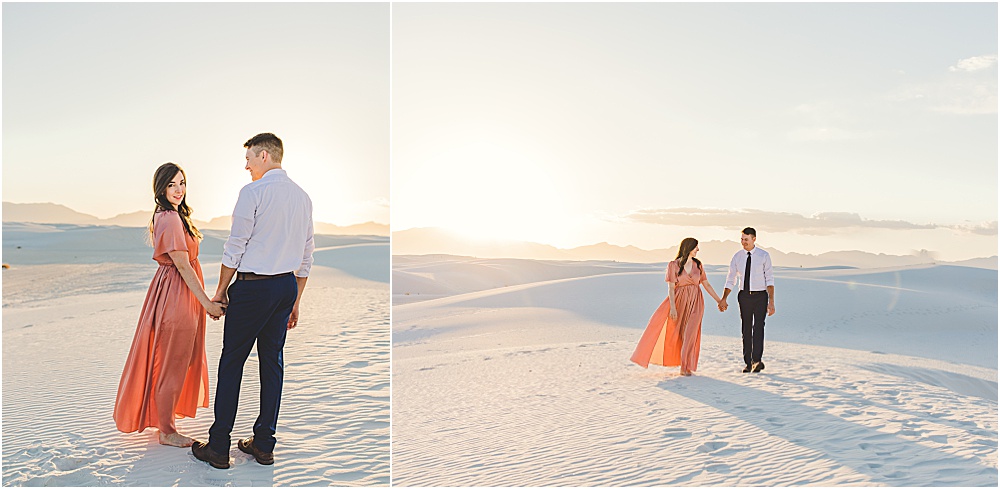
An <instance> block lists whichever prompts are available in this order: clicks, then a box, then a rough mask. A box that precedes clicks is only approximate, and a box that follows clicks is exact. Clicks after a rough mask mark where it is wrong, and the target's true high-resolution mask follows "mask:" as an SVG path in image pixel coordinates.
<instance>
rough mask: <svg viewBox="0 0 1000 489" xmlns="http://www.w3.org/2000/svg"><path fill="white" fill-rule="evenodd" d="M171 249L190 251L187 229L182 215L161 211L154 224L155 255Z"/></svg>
mask: <svg viewBox="0 0 1000 489" xmlns="http://www.w3.org/2000/svg"><path fill="white" fill-rule="evenodd" d="M171 251H188V246H187V231H185V230H184V223H182V222H181V216H180V215H178V214H177V213H176V212H173V211H166V212H162V213H160V215H159V216H157V218H156V223H155V224H153V256H154V257H156V256H160V255H162V254H165V253H169V252H171Z"/></svg>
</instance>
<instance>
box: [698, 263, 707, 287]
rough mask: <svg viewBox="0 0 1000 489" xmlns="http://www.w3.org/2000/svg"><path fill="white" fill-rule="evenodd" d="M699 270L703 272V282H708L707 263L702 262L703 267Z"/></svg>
mask: <svg viewBox="0 0 1000 489" xmlns="http://www.w3.org/2000/svg"><path fill="white" fill-rule="evenodd" d="M698 271H699V272H701V281H702V282H708V272H706V271H705V264H704V263H702V264H701V268H700V269H698Z"/></svg>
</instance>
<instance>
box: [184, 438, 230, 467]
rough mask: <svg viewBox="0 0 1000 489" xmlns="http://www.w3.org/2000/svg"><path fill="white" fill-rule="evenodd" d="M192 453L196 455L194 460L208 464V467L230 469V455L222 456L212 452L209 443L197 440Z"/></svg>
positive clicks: (192, 446)
mask: <svg viewBox="0 0 1000 489" xmlns="http://www.w3.org/2000/svg"><path fill="white" fill-rule="evenodd" d="M191 453H193V454H194V458H196V459H198V460H201V461H202V462H208V465H211V466H212V467H215V468H217V469H228V468H229V454H228V453H227V454H225V455H222V454H220V453H218V452H216V451H215V450H212V448H211V447H209V446H208V443H205V442H201V441H197V440H195V442H194V444H193V445H191Z"/></svg>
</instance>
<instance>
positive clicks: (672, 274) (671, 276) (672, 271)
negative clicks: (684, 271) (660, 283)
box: [667, 261, 680, 284]
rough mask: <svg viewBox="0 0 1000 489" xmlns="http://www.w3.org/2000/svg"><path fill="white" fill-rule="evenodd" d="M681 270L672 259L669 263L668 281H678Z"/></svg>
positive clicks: (673, 282)
mask: <svg viewBox="0 0 1000 489" xmlns="http://www.w3.org/2000/svg"><path fill="white" fill-rule="evenodd" d="M678 271H680V267H679V266H678V265H677V262H676V261H672V262H670V263H669V264H667V282H668V283H671V284H676V283H677V272H678Z"/></svg>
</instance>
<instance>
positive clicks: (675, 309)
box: [670, 307, 677, 321]
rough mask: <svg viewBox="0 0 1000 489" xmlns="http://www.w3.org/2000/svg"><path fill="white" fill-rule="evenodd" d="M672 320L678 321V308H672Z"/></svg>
mask: <svg viewBox="0 0 1000 489" xmlns="http://www.w3.org/2000/svg"><path fill="white" fill-rule="evenodd" d="M670 319H673V320H675V321H676V320H677V308H675V307H671V308H670Z"/></svg>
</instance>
